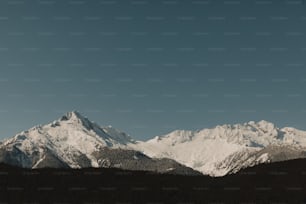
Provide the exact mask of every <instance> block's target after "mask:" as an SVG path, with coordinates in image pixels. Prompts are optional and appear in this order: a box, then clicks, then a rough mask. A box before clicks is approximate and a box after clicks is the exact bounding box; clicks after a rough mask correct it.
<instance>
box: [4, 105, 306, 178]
mask: <svg viewBox="0 0 306 204" xmlns="http://www.w3.org/2000/svg"><path fill="white" fill-rule="evenodd" d="M103 148H109V149H116V150H118V149H119V150H128V149H130V150H135V151H140V152H142V153H144V154H145V155H147V156H149V157H151V158H169V159H173V160H176V161H177V162H179V163H181V164H183V165H186V166H188V167H191V168H193V169H195V170H198V171H200V172H202V173H204V174H208V175H211V176H223V175H226V174H228V173H235V172H237V171H239V170H240V169H241V168H245V167H249V166H254V165H257V164H260V163H265V162H273V161H282V160H287V159H293V158H300V157H305V156H306V153H305V151H304V150H306V132H305V131H302V130H297V129H295V128H290V127H285V128H278V127H276V126H275V125H274V124H273V123H270V122H268V121H264V120H262V121H259V122H254V121H250V122H247V123H243V124H234V125H229V124H225V125H218V126H216V127H213V128H205V129H201V130H195V131H191V130H175V131H173V132H170V133H168V134H165V135H161V136H156V137H154V138H153V139H150V140H148V141H135V140H134V139H132V137H130V136H129V135H128V134H126V133H124V132H122V131H120V130H117V129H115V128H113V127H111V126H106V127H101V126H99V125H98V124H96V123H94V122H91V121H90V120H89V119H88V118H86V117H84V116H82V115H81V114H80V113H79V112H77V111H73V112H69V113H67V114H65V115H64V116H62V117H60V118H59V119H58V120H55V121H53V122H51V123H50V124H47V125H38V126H35V127H33V128H31V129H29V130H27V131H23V132H21V133H19V134H17V135H16V136H14V137H12V138H9V139H6V140H4V141H2V143H0V159H2V160H3V159H6V158H10V160H12V161H14V163H18V164H20V165H21V166H23V167H31V168H40V167H43V166H46V163H47V164H48V165H51V166H52V165H54V166H60V167H61V166H69V167H72V168H82V167H89V166H92V167H99V166H101V164H100V163H101V161H100V160H101V159H100V158H98V157H101V154H102V153H103V154H104V153H105V152H107V151H106V150H103ZM8 152H10V154H8ZM108 154H110V153H108ZM16 155H17V156H16ZM133 158H135V157H131V159H133ZM104 160H105V158H104V159H103V161H104Z"/></svg>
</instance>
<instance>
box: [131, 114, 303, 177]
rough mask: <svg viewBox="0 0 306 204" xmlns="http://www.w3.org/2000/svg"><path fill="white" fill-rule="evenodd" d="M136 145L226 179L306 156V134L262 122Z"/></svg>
mask: <svg viewBox="0 0 306 204" xmlns="http://www.w3.org/2000/svg"><path fill="white" fill-rule="evenodd" d="M135 146H136V147H135V148H136V149H138V150H141V151H143V153H144V154H146V155H149V156H151V157H157V158H162V157H166V158H171V159H174V160H176V161H178V162H180V163H182V164H184V165H186V166H189V167H191V168H193V169H195V170H198V171H200V172H202V173H203V174H208V175H211V176H223V175H226V174H228V173H235V172H237V171H239V170H240V169H241V168H245V167H249V166H254V165H256V164H259V163H265V162H273V161H282V160H288V159H294V158H301V157H305V156H306V154H305V152H304V151H305V150H306V132H305V131H300V130H297V129H294V128H282V129H279V128H277V127H276V126H275V125H274V124H272V123H270V122H267V121H264V120H262V121H259V122H253V121H251V122H248V123H244V124H235V125H221V126H220V125H219V126H216V127H214V128H211V129H202V130H197V131H186V130H176V131H173V132H171V133H169V134H166V135H163V136H156V137H155V138H153V139H151V140H149V141H146V142H137V144H136V145H135Z"/></svg>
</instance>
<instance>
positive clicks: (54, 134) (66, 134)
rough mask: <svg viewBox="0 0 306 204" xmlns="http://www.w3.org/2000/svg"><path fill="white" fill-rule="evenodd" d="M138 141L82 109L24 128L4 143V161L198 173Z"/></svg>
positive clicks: (0, 158) (30, 165) (0, 151)
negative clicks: (141, 147) (141, 148)
mask: <svg viewBox="0 0 306 204" xmlns="http://www.w3.org/2000/svg"><path fill="white" fill-rule="evenodd" d="M134 143H135V141H134V140H133V139H132V138H131V137H130V136H129V135H127V134H126V133H123V132H121V131H119V130H117V129H115V128H112V127H111V126H107V127H100V126H98V125H97V124H96V123H93V122H90V121H89V120H88V119H87V118H86V117H84V116H82V115H81V114H79V113H78V112H76V111H74V112H69V113H67V114H66V115H64V116H63V117H61V118H60V119H58V120H55V121H53V122H52V123H50V124H47V125H43V126H36V127H33V128H31V129H29V130H27V131H23V132H21V133H19V134H17V135H16V136H14V137H13V138H10V139H6V140H4V141H3V142H2V143H1V144H0V161H1V162H3V163H8V164H12V165H16V166H21V167H26V168H43V167H54V168H83V167H116V168H122V169H130V170H148V171H157V172H169V173H182V174H198V172H196V171H194V170H192V169H191V168H188V167H185V166H184V165H181V164H179V163H177V162H175V161H174V160H171V159H167V158H165V159H152V158H150V157H148V156H146V155H144V154H142V153H141V152H138V151H135V150H131V148H128V146H129V144H134Z"/></svg>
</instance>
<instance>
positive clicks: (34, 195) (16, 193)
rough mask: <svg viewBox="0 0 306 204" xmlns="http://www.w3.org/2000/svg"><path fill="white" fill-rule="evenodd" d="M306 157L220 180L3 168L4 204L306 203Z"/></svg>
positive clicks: (104, 171) (0, 168) (0, 200)
mask: <svg viewBox="0 0 306 204" xmlns="http://www.w3.org/2000/svg"><path fill="white" fill-rule="evenodd" d="M305 187H306V160H305V159H298V160H291V161H285V162H278V163H271V164H263V165H258V166H255V167H252V168H248V169H244V170H242V171H241V172H239V173H237V174H235V175H228V176H225V177H221V178H212V177H208V176H182V175H173V174H172V175H171V174H153V173H152V172H151V173H150V172H140V171H123V170H119V169H107V168H105V169H92V168H91V169H79V170H77V169H35V170H31V169H21V168H15V167H11V166H7V165H4V164H2V165H1V166H0V203H43V204H47V203H62V204H63V203H71V204H74V203H88V204H89V203H107V204H108V203H118V204H119V203H121V204H123V203H126V204H127V203H151V204H153V203H156V204H157V203H211V204H212V203H215V204H216V203H241V204H242V203H244V204H247V203H248V204H250V203H278V204H279V203H290V204H291V203H306V189H305Z"/></svg>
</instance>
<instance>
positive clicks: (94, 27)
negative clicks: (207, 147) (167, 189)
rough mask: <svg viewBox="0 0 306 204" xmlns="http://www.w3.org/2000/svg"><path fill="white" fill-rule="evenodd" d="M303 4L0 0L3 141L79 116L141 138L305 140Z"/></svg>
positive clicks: (292, 0)
mask: <svg viewBox="0 0 306 204" xmlns="http://www.w3.org/2000/svg"><path fill="white" fill-rule="evenodd" d="M305 61H306V3H304V1H302V0H300V1H299V0H285V1H284V0H258V1H255V0H248V1H242V0H241V1H238V0H224V1H221V0H211V1H206V0H115V1H113V0H105V1H102V0H76V1H70V0H35V1H34V0H22V1H19V0H1V1H0V93H1V100H0V116H1V117H0V132H1V138H5V137H10V136H13V135H15V134H16V133H18V132H19V131H22V130H25V129H28V128H30V127H32V126H34V125H36V124H45V123H47V122H50V121H53V120H55V119H57V118H59V117H60V116H61V115H63V114H64V113H65V112H67V111H72V110H78V111H79V112H81V113H83V114H84V115H86V116H87V117H88V118H89V119H91V120H94V121H95V122H97V123H98V124H100V125H112V126H113V127H116V128H118V129H121V130H123V131H125V132H127V133H128V134H130V135H131V136H133V137H134V138H136V139H148V138H151V137H153V136H155V135H161V134H166V133H168V132H169V131H172V130H174V129H200V128H206V127H212V126H215V125H217V124H224V123H230V124H233V123H243V122H246V121H250V120H254V121H258V120H261V119H265V120H268V121H271V122H274V123H275V124H276V125H278V126H280V127H283V126H294V127H297V128H300V129H306V122H305V121H306V120H305V119H306V103H305V102H306V67H305Z"/></svg>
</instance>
